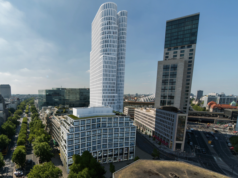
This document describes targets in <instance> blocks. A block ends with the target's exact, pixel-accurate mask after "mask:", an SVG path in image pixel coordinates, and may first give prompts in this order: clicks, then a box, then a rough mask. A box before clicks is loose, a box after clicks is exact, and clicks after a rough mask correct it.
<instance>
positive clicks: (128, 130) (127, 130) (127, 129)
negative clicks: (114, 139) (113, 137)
mask: <svg viewBox="0 0 238 178" xmlns="http://www.w3.org/2000/svg"><path fill="white" fill-rule="evenodd" d="M132 128H133V127H132ZM125 131H126V132H130V127H127V128H126V129H125Z"/></svg>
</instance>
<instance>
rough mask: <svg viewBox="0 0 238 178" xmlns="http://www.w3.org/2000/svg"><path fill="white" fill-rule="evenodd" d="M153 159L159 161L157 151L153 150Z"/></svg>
mask: <svg viewBox="0 0 238 178" xmlns="http://www.w3.org/2000/svg"><path fill="white" fill-rule="evenodd" d="M151 155H152V156H153V158H154V159H155V158H158V159H159V151H158V150H157V149H156V148H155V149H154V150H153V152H152V154H151Z"/></svg>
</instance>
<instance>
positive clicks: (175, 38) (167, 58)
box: [155, 13, 199, 113]
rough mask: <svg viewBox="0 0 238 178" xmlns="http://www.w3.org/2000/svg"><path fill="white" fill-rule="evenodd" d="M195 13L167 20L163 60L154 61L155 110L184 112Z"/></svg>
mask: <svg viewBox="0 0 238 178" xmlns="http://www.w3.org/2000/svg"><path fill="white" fill-rule="evenodd" d="M198 22H199V13H198V14H193V15H188V16H185V17H180V18H176V19H173V20H168V21H167V22H166V34H165V45H164V58H163V61H159V62H158V70H157V82H156V94H155V108H159V107H161V106H166V105H170V106H175V107H177V108H179V109H180V110H181V111H183V112H185V113H188V110H189V100H190V93H191V86H192V77H193V68H194V58H195V51H196V45H197V34H198Z"/></svg>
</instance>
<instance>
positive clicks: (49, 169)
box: [27, 162, 62, 178]
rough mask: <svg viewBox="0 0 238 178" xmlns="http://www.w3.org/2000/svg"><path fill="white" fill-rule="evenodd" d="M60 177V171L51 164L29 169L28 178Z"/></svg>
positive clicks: (47, 163) (38, 165)
mask: <svg viewBox="0 0 238 178" xmlns="http://www.w3.org/2000/svg"><path fill="white" fill-rule="evenodd" d="M61 176H62V170H61V169H60V168H58V167H56V166H55V165H54V164H53V163H52V162H46V163H43V164H37V165H35V166H34V167H33V169H31V171H30V172H29V174H27V177H28V178H46V177H51V178H59V177H61Z"/></svg>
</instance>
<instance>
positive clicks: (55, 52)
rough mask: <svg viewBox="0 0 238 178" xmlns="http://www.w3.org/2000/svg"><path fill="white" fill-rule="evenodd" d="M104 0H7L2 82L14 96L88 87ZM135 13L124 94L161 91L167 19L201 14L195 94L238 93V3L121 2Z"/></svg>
mask: <svg viewBox="0 0 238 178" xmlns="http://www.w3.org/2000/svg"><path fill="white" fill-rule="evenodd" d="M104 2H105V1H102V0H67V1H66V0H14V1H13V0H12V1H6V0H0V84H10V85H11V87H12V93H13V94H17V93H18V94H36V93H38V89H46V88H52V87H61V86H62V87H72V88H76V87H77V88H78V87H89V53H90V50H91V23H92V20H93V18H94V16H95V14H96V12H97V10H98V8H99V7H100V5H101V4H102V3H104ZM114 2H115V3H116V4H117V6H118V10H127V11H128V31H127V54H126V74H125V93H154V92H155V83H156V72H157V61H159V60H162V58H163V46H164V34H165V22H166V20H169V19H173V18H177V17H181V16H185V15H189V14H193V13H197V12H200V23H199V32H198V42H197V52H196V57H195V69H194V76H193V84H192V92H193V93H195V92H196V90H198V89H202V90H204V93H205V94H206V93H209V92H225V93H226V94H238V90H237V88H238V72H237V66H238V57H237V54H236V53H237V51H238V48H237V41H238V33H237V31H238V23H237V17H238V11H237V6H238V1H237V0H230V1H229V3H226V2H225V1H224V0H210V1H207V0H199V1H195V0H182V1H178V0H163V1H162V0H120V1H117V0H115V1H114Z"/></svg>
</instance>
